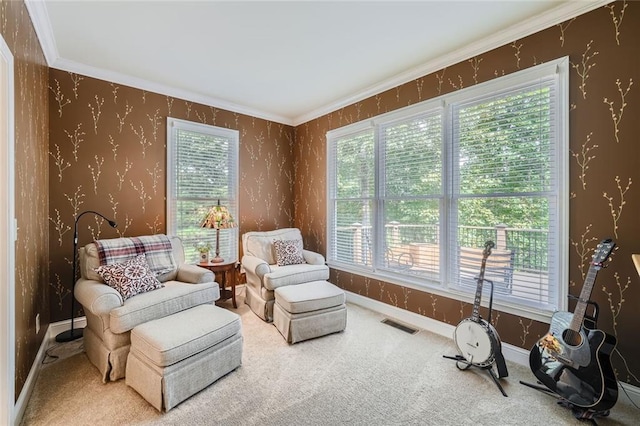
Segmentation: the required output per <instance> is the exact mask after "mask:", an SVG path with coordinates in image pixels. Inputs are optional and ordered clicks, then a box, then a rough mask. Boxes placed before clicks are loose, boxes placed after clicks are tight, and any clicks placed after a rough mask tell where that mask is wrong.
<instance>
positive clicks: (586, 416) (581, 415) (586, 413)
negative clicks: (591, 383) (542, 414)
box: [520, 380, 610, 426]
mask: <svg viewBox="0 0 640 426" xmlns="http://www.w3.org/2000/svg"><path fill="white" fill-rule="evenodd" d="M538 383H540V382H538ZM520 384H521V385H524V386H527V387H529V388H531V389H535V390H537V391H539V392H542V393H544V394H546V395H549V396H552V397H554V398H556V399H557V400H558V401H557V403H558V405H560V406H562V407H565V408H568V409H570V410H571V414H573V417H575V418H576V419H578V420H580V421H587V422H589V423H591V424H593V425H595V426H597V425H598V423H597V422H596V420H595V418H596V417H607V416H608V415H609V413H610V410H604V411H595V410H590V409H588V408H584V407H579V406H577V405H574V404H572V403H570V402H569V401H567V400H566V399H563V398H561V397H560V395H558V394H557V393H555V392H553V391H552V390H550V389H548V388H547V387H545V386H540V384H537V385H534V384H533V383H527V382H523V381H522V380H520Z"/></svg>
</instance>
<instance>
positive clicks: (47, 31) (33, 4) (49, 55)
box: [24, 0, 60, 66]
mask: <svg viewBox="0 0 640 426" xmlns="http://www.w3.org/2000/svg"><path fill="white" fill-rule="evenodd" d="M24 4H25V6H27V11H28V12H29V16H30V17H31V22H33V27H34V29H35V31H36V35H37V36H38V40H40V46H41V47H42V51H43V53H44V57H45V59H46V61H47V65H49V66H51V64H53V63H54V62H55V61H56V60H57V59H58V58H59V57H60V55H59V54H58V46H57V45H56V39H55V37H54V36H53V28H51V20H50V19H49V12H48V11H47V5H46V4H45V3H44V0H24Z"/></svg>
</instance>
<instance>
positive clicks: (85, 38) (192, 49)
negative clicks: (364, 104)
mask: <svg viewBox="0 0 640 426" xmlns="http://www.w3.org/2000/svg"><path fill="white" fill-rule="evenodd" d="M607 2H608V1H602V0H581V1H576V0H573V1H570V0H565V1H560V0H536V1H527V0H511V1H488V0H475V1H455V0H454V1H451V0H450V1H410V2H391V1H334V2H328V1H297V2H294V1H285V2H274V1H254V2H248V1H227V2H222V1H177V0H176V1H107V0H105V1H95V0H91V1H89V0H75V1H59V0H57V1H56V0H44V1H38V0H27V7H28V9H29V13H30V15H31V17H32V20H33V22H34V25H35V27H36V32H37V34H38V37H39V39H40V41H41V44H42V46H43V50H44V52H45V56H46V58H47V62H48V63H49V66H51V67H52V68H57V69H62V70H66V71H71V72H75V73H79V74H83V75H88V76H91V77H96V78H100V79H104V80H108V81H112V82H116V83H120V84H125V85H130V86H134V87H138V88H141V89H144V90H149V91H154V92H158V93H162V94H167V95H170V96H174V97H179V98H184V99H187V100H191V101H195V102H201V103H205V104H208V105H213V106H216V107H220V108H223V109H229V110H232V111H236V112H240V113H245V114H250V115H253V116H256V117H260V118H265V119H269V120H274V121H277V122H281V123H285V124H290V125H297V124H301V123H304V122H306V121H308V120H310V119H313V118H315V117H318V116H320V115H323V114H326V113H328V112H330V111H333V110H335V109H338V108H340V107H342V106H345V105H348V104H350V103H353V102H356V101H358V100H361V99H364V98H366V97H368V96H371V95H373V94H375V93H379V92H381V91H383V90H386V89H389V88H391V87H395V86H397V85H399V84H402V83H405V82H407V81H410V80H412V79H414V78H417V77H419V76H421V75H425V74H427V73H429V72H433V71H437V70H439V69H441V68H443V67H446V66H448V65H451V64H454V63H456V62H459V61H461V60H464V59H467V58H469V57H472V56H474V55H477V54H480V53H482V52H485V51H487V50H489V49H491V48H494V47H497V46H500V45H503V44H505V43H509V42H511V41H513V40H516V39H518V38H521V37H524V36H526V35H529V34H532V33H534V32H536V31H539V30H541V29H543V28H546V27H549V26H550V25H555V24H557V23H559V22H562V21H563V20H565V19H568V18H570V17H572V16H575V15H578V14H581V13H584V12H586V11H588V10H591V9H593V8H595V7H598V6H600V5H602V4H605V3H607Z"/></svg>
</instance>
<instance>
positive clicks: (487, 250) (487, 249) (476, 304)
mask: <svg viewBox="0 0 640 426" xmlns="http://www.w3.org/2000/svg"><path fill="white" fill-rule="evenodd" d="M494 246H495V244H494V243H493V241H487V242H486V243H485V245H484V250H483V251H482V261H481V263H480V273H479V274H478V282H477V284H476V297H475V299H474V301H473V313H472V314H471V320H472V321H475V322H478V323H479V322H480V302H481V301H482V284H483V283H484V270H485V268H486V267H487V258H488V257H489V255H490V254H491V249H492V248H493V247H494Z"/></svg>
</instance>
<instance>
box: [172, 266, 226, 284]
mask: <svg viewBox="0 0 640 426" xmlns="http://www.w3.org/2000/svg"><path fill="white" fill-rule="evenodd" d="M215 280H216V277H215V276H214V275H213V272H211V271H210V270H208V269H205V268H201V267H199V266H198V265H191V264H189V263H183V264H182V265H180V267H178V275H177V276H176V281H180V282H183V283H190V284H202V283H210V282H214V281H215Z"/></svg>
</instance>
